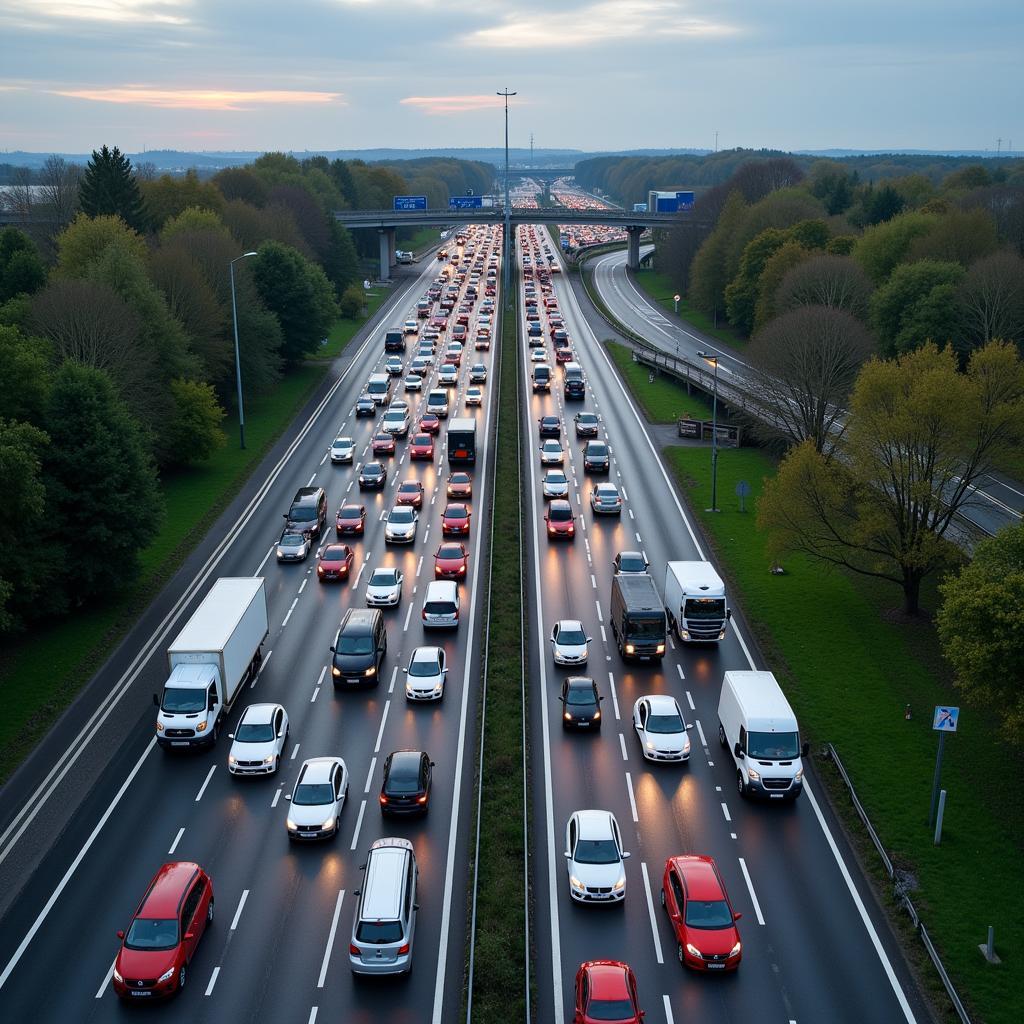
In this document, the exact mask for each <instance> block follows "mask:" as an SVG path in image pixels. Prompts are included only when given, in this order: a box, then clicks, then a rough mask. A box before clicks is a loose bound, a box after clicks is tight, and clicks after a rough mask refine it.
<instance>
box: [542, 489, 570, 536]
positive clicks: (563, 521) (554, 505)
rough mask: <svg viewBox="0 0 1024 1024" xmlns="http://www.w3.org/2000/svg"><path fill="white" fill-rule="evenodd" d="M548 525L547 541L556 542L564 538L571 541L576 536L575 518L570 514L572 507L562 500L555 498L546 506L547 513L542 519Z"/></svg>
mask: <svg viewBox="0 0 1024 1024" xmlns="http://www.w3.org/2000/svg"><path fill="white" fill-rule="evenodd" d="M544 521H545V522H546V523H547V524H548V540H558V539H559V538H562V537H565V538H568V539H569V540H573V538H575V536H576V523H575V516H574V515H573V514H572V505H570V504H569V502H567V501H565V500H564V499H563V498H556V499H555V500H554V501H552V502H551V504H550V505H548V513H547V515H546V516H545V517H544Z"/></svg>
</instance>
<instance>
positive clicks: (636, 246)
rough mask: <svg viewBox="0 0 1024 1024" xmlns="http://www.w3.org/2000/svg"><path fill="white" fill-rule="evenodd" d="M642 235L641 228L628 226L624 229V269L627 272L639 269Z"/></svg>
mask: <svg viewBox="0 0 1024 1024" xmlns="http://www.w3.org/2000/svg"><path fill="white" fill-rule="evenodd" d="M643 233H644V229H643V227H642V226H637V225H630V226H629V227H627V228H626V267H627V268H628V269H629V270H639V269H640V236H641V235H642V234H643Z"/></svg>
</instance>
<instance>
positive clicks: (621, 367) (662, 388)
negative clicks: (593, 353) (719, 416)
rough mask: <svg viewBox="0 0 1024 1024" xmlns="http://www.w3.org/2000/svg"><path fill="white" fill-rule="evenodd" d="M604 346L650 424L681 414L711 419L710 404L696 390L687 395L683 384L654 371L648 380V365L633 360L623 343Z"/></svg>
mask: <svg viewBox="0 0 1024 1024" xmlns="http://www.w3.org/2000/svg"><path fill="white" fill-rule="evenodd" d="M604 347H605V349H606V350H607V351H608V354H609V355H610V356H611V357H612V360H613V362H614V363H615V366H616V368H617V369H618V371H619V373H620V374H621V375H622V376H623V377H624V378H625V380H626V383H627V385H628V386H629V390H630V392H631V393H632V395H633V397H634V398H635V399H636V400H637V402H639V403H640V406H641V408H642V409H643V411H644V415H645V416H646V417H647V418H648V419H649V420H650V421H651V422H652V423H675V421H676V420H677V419H679V418H680V417H681V416H683V417H692V418H694V419H701V420H704V419H707V420H709V419H711V403H710V402H708V401H706V400H705V398H704V396H703V395H702V394H701V393H700V392H699V391H694V393H693V394H692V395H688V394H687V393H686V387H685V385H683V384H680V383H677V382H676V381H675V380H673V379H672V378H671V377H670V376H669V375H668V374H664V373H659V374H656V375H655V377H654V381H653V382H652V381H651V379H650V368H649V367H647V366H643V365H641V364H640V363H634V362H633V353H632V351H631V350H630V349H628V348H626V346H625V345H620V344H619V343H618V342H617V341H605V342H604Z"/></svg>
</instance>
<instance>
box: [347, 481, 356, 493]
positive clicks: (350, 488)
mask: <svg viewBox="0 0 1024 1024" xmlns="http://www.w3.org/2000/svg"><path fill="white" fill-rule="evenodd" d="M354 483H355V480H349V482H348V487H346V488H345V493H346V494H348V492H349V491H351V490H352V485H353V484H354Z"/></svg>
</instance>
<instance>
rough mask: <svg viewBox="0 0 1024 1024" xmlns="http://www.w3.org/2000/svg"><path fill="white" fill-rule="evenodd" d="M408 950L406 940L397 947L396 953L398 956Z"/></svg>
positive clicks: (403, 954)
mask: <svg viewBox="0 0 1024 1024" xmlns="http://www.w3.org/2000/svg"><path fill="white" fill-rule="evenodd" d="M408 952H409V943H408V942H403V943H402V944H401V945H400V946H399V947H398V955H399V956H405V954H406V953H408Z"/></svg>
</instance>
